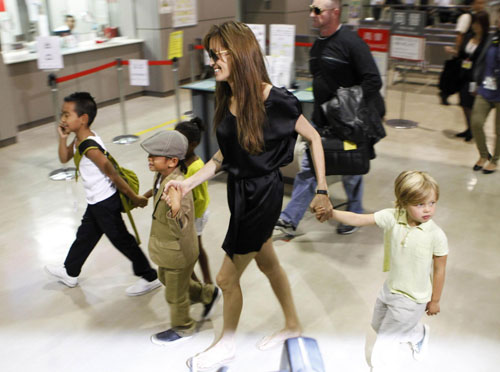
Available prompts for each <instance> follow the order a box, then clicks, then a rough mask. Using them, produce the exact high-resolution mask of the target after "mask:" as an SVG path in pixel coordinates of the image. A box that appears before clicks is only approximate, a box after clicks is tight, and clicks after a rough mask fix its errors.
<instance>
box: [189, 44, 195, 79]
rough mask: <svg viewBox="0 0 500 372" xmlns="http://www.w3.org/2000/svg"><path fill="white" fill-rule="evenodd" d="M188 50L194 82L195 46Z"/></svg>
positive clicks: (190, 70)
mask: <svg viewBox="0 0 500 372" xmlns="http://www.w3.org/2000/svg"><path fill="white" fill-rule="evenodd" d="M188 50H189V72H190V73H191V82H193V81H194V53H195V49H194V45H193V44H189V45H188Z"/></svg>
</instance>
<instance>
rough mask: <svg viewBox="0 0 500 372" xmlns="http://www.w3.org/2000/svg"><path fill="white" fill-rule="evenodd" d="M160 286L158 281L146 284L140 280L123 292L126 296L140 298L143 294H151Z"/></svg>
mask: <svg viewBox="0 0 500 372" xmlns="http://www.w3.org/2000/svg"><path fill="white" fill-rule="evenodd" d="M160 286H161V282H160V281H159V280H158V279H155V280H153V281H152V282H148V281H147V280H146V279H144V278H141V279H139V280H138V281H137V282H135V283H134V284H132V285H131V286H130V287H128V288H127V289H126V290H125V292H126V293H127V296H140V295H143V294H145V293H148V292H151V291H152V290H153V289H156V288H158V287H160Z"/></svg>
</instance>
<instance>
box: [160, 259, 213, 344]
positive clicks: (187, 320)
mask: <svg viewBox="0 0 500 372" xmlns="http://www.w3.org/2000/svg"><path fill="white" fill-rule="evenodd" d="M194 264H195V263H193V264H192V265H189V266H188V267H185V268H182V269H167V268H164V267H159V268H158V279H160V281H161V282H162V283H163V285H164V286H165V299H166V300H167V303H168V305H169V307H170V323H171V327H172V328H175V330H176V331H181V332H182V333H183V334H184V335H186V334H190V333H192V332H193V331H194V329H195V325H196V323H195V321H194V320H193V319H192V318H191V316H190V315H189V307H190V303H191V302H194V303H196V302H201V303H203V304H208V303H210V301H212V297H213V294H214V289H215V287H214V285H213V284H202V283H200V282H196V281H194V280H192V279H191V274H192V273H193V268H194Z"/></svg>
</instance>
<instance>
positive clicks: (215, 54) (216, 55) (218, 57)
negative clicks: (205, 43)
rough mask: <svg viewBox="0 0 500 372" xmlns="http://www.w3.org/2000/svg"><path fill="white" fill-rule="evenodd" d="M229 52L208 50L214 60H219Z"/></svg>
mask: <svg viewBox="0 0 500 372" xmlns="http://www.w3.org/2000/svg"><path fill="white" fill-rule="evenodd" d="M227 53H229V50H221V51H219V52H215V51H214V50H213V49H209V50H208V56H209V57H210V58H211V59H212V61H214V62H217V61H218V60H219V59H220V57H221V56H222V55H223V54H227Z"/></svg>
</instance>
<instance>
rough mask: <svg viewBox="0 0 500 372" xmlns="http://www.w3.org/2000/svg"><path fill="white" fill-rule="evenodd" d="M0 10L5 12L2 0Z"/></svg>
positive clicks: (0, 0)
mask: <svg viewBox="0 0 500 372" xmlns="http://www.w3.org/2000/svg"><path fill="white" fill-rule="evenodd" d="M0 12H5V4H4V1H3V0H0Z"/></svg>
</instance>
